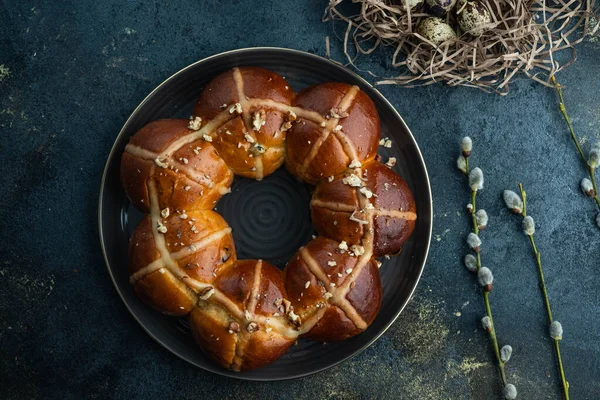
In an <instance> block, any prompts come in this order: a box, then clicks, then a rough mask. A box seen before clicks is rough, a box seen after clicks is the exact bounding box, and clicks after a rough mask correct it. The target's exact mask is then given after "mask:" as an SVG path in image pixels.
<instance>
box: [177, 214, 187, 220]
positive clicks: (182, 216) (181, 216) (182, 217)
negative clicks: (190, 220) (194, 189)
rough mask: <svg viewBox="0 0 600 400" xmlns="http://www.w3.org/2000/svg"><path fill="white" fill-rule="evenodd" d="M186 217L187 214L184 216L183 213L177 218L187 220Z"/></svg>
mask: <svg viewBox="0 0 600 400" xmlns="http://www.w3.org/2000/svg"><path fill="white" fill-rule="evenodd" d="M187 217H188V216H187V214H186V213H183V214H181V215H180V216H179V218H181V219H187Z"/></svg>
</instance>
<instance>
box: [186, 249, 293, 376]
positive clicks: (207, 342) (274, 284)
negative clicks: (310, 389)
mask: <svg viewBox="0 0 600 400" xmlns="http://www.w3.org/2000/svg"><path fill="white" fill-rule="evenodd" d="M282 275H283V274H282V272H281V271H279V270H278V269H277V267H275V266H273V265H271V264H269V263H267V262H264V261H259V260H243V261H238V262H237V263H236V264H235V265H234V266H232V267H231V268H229V269H228V270H227V271H225V272H223V273H221V274H220V275H219V277H218V278H217V280H216V281H215V283H214V288H215V290H216V291H218V292H219V293H220V294H221V295H222V296H224V297H225V298H227V299H228V300H230V301H231V302H232V303H233V304H235V307H236V308H237V309H238V310H239V315H237V314H238V313H232V312H231V310H230V309H228V308H227V307H226V306H224V303H223V302H222V301H219V300H218V299H217V295H213V296H211V297H210V298H209V299H208V300H206V301H204V300H201V301H199V303H198V308H196V309H194V310H193V311H192V313H191V314H190V328H191V330H192V333H193V335H194V338H195V339H196V341H197V342H198V344H199V345H200V348H201V349H202V350H203V351H204V352H205V353H206V354H207V355H208V356H209V357H211V358H212V359H213V360H215V361H216V362H217V363H218V364H219V365H221V366H223V367H224V368H230V369H233V370H237V371H240V370H241V371H244V370H249V369H255V368H259V367H262V366H264V365H266V364H269V363H271V362H273V361H275V360H276V359H277V358H279V357H281V355H283V354H284V353H285V352H286V351H287V349H288V348H289V347H290V346H291V345H292V343H293V342H294V341H295V335H293V334H291V335H290V333H291V332H293V329H292V326H291V324H290V323H289V322H288V320H287V318H286V317H285V316H283V315H281V314H279V308H278V307H277V306H274V304H276V303H278V302H279V303H278V304H281V300H282V299H285V298H287V294H286V292H285V288H284V284H283V276H282ZM234 311H235V310H234Z"/></svg>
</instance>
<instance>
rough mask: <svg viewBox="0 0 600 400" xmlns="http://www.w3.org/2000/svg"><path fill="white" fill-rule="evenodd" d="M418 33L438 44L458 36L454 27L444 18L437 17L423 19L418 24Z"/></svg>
mask: <svg viewBox="0 0 600 400" xmlns="http://www.w3.org/2000/svg"><path fill="white" fill-rule="evenodd" d="M417 33H418V34H419V35H421V36H423V37H424V38H425V39H427V40H429V41H430V42H431V43H433V44H434V45H436V46H437V45H439V44H441V43H444V42H445V41H447V40H450V39H455V38H456V32H454V29H452V27H451V26H450V25H448V24H447V23H446V22H444V20H443V19H441V18H437V17H428V18H425V19H424V20H422V21H421V22H420V23H419V25H418V26H417Z"/></svg>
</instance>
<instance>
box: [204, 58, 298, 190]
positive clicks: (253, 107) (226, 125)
mask: <svg viewBox="0 0 600 400" xmlns="http://www.w3.org/2000/svg"><path fill="white" fill-rule="evenodd" d="M293 98H294V92H293V90H292V89H291V88H290V86H289V84H288V83H287V82H286V81H285V79H283V78H282V77H281V76H279V75H278V74H276V73H275V72H272V71H268V70H266V69H262V68H255V67H241V68H234V69H232V70H230V71H227V72H225V73H223V74H221V75H219V76H217V77H216V78H214V79H213V80H211V81H210V82H209V83H208V84H207V85H206V87H205V88H204V89H203V90H202V92H201V93H200V96H199V97H198V101H197V102H196V105H195V107H194V116H195V117H199V118H200V119H201V122H199V123H200V124H201V126H206V124H209V127H211V126H213V127H212V129H209V131H210V132H207V134H206V136H205V139H207V140H210V141H211V143H212V144H213V146H215V148H216V149H217V151H218V152H219V155H220V156H221V158H223V160H225V163H227V165H229V167H230V168H231V169H232V170H233V172H234V173H235V174H236V175H240V176H244V177H246V178H252V179H258V180H260V179H262V178H263V177H265V176H267V175H269V174H271V173H273V172H274V171H275V170H276V169H277V168H279V167H280V166H281V165H282V164H283V160H284V158H285V137H286V130H287V129H289V127H290V126H291V122H292V121H293V120H295V114H294V113H293V112H291V113H290V112H289V109H288V108H287V107H286V106H289V105H291V103H292V99H293Z"/></svg>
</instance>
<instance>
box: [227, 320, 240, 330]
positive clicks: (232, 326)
mask: <svg viewBox="0 0 600 400" xmlns="http://www.w3.org/2000/svg"><path fill="white" fill-rule="evenodd" d="M239 331H240V324H238V323H237V322H235V321H233V322H232V323H230V324H229V333H234V332H235V333H237V332H239Z"/></svg>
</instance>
